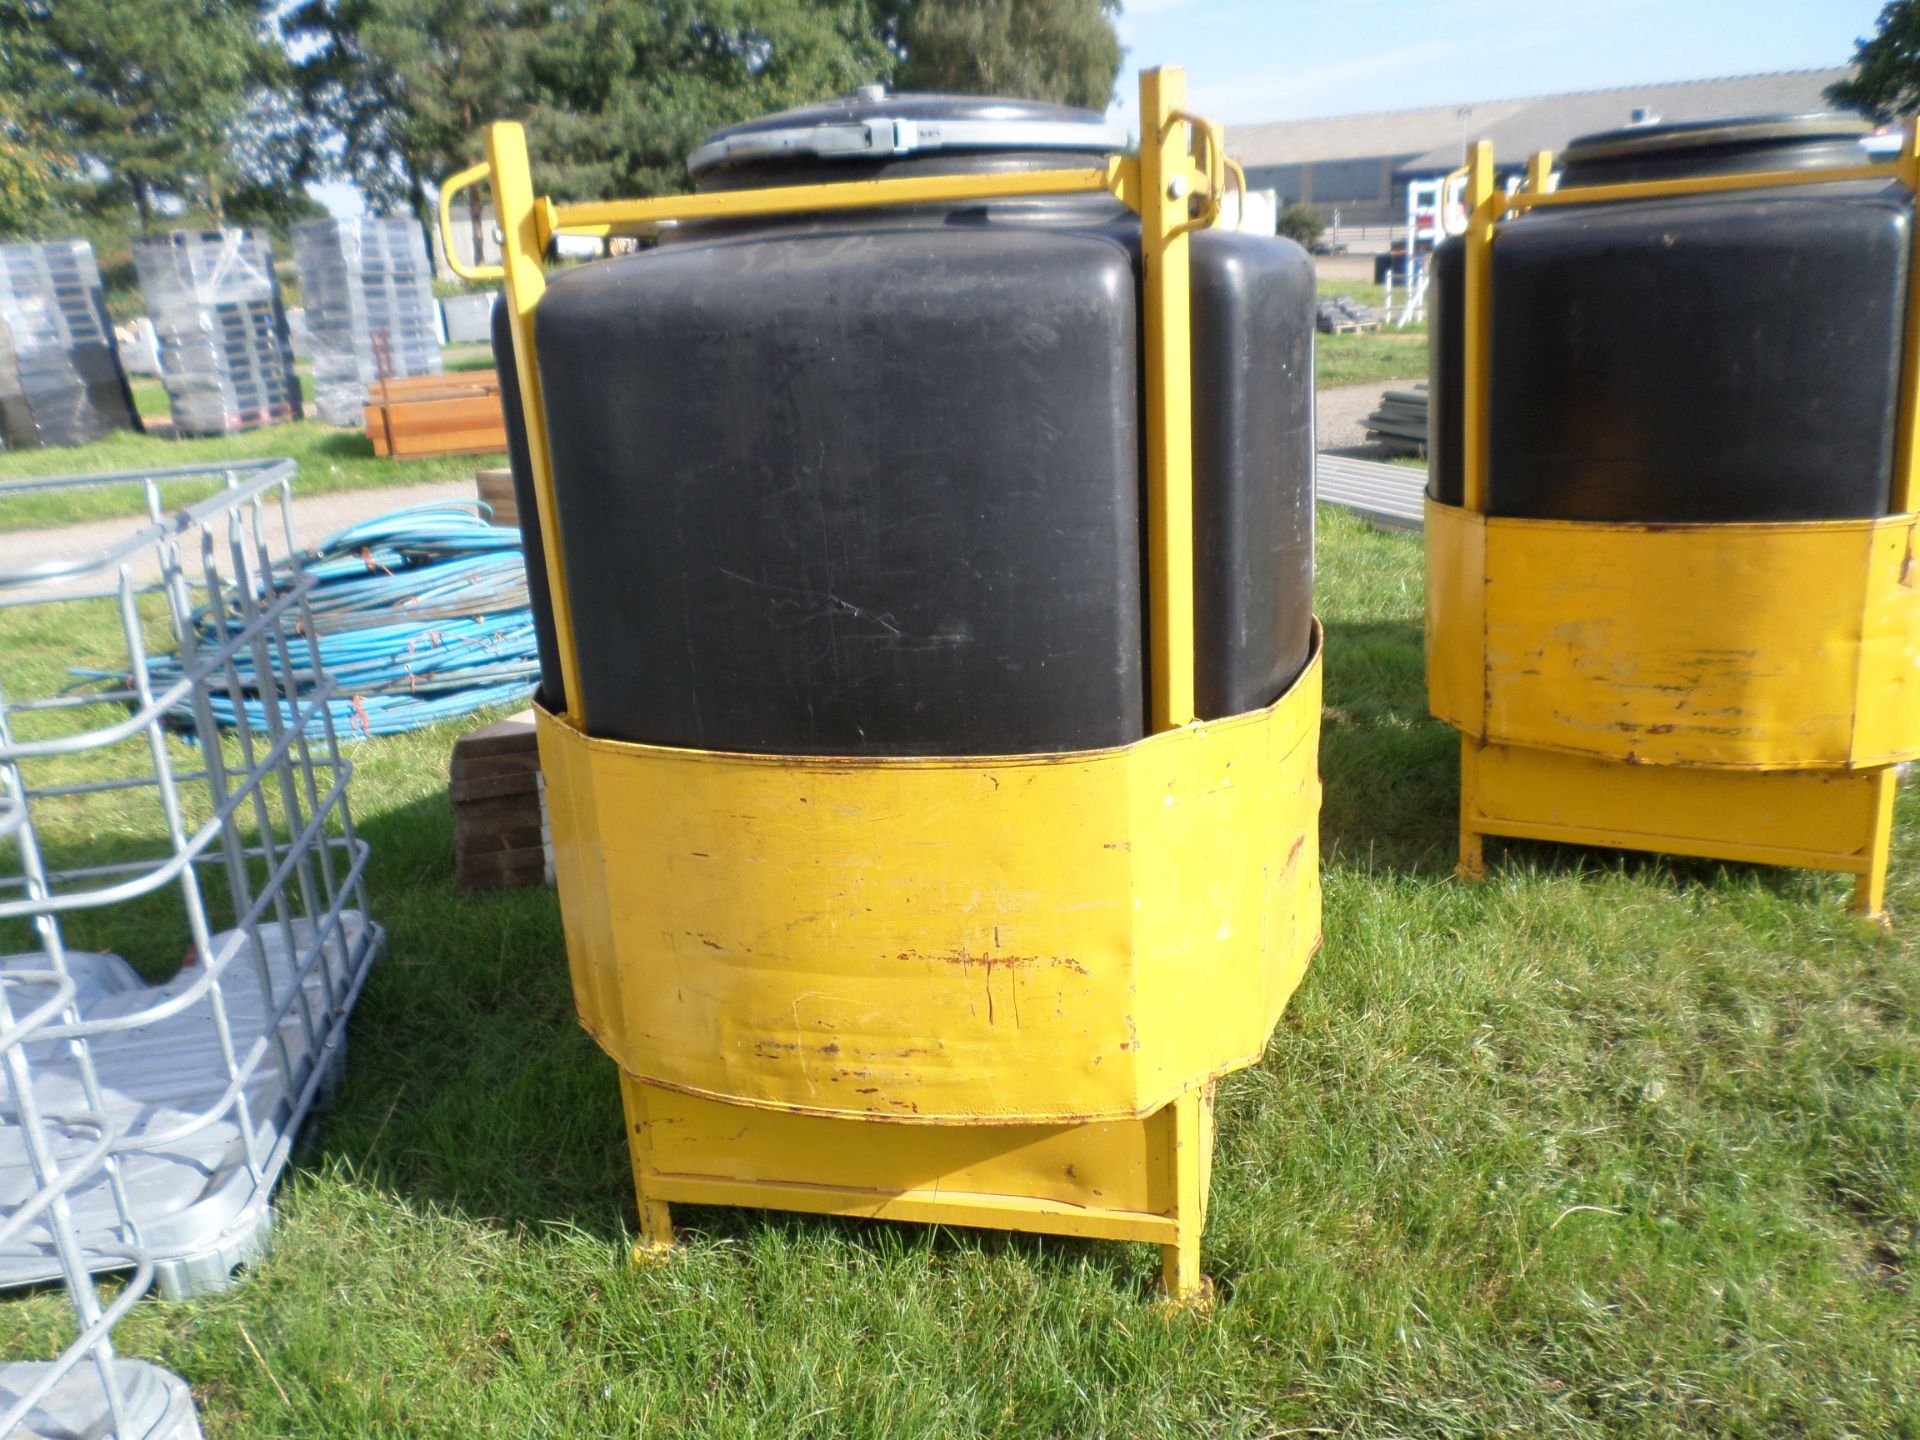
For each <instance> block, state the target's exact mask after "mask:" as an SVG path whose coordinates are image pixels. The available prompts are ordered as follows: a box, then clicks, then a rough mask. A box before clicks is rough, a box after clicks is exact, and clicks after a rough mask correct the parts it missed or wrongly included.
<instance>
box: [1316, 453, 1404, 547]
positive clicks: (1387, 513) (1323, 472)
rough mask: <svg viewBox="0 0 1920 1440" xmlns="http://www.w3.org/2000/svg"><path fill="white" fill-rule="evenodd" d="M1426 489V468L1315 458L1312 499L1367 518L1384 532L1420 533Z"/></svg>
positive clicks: (1372, 461)
mask: <svg viewBox="0 0 1920 1440" xmlns="http://www.w3.org/2000/svg"><path fill="white" fill-rule="evenodd" d="M1426 489H1427V472H1426V468H1425V467H1424V466H1414V465H1384V464H1382V463H1381V462H1380V461H1378V460H1354V459H1351V458H1349V457H1347V456H1345V455H1318V456H1315V457H1314V467H1313V498H1314V499H1315V500H1317V501H1319V502H1320V503H1321V504H1322V505H1338V506H1339V507H1340V508H1341V509H1342V510H1351V511H1353V512H1354V513H1355V514H1357V515H1364V516H1365V517H1366V518H1367V519H1369V520H1371V521H1373V523H1374V524H1376V525H1378V526H1380V527H1382V528H1383V529H1388V530H1412V531H1416V532H1417V531H1418V530H1419V529H1420V526H1421V523H1422V512H1423V509H1424V506H1425V495H1426Z"/></svg>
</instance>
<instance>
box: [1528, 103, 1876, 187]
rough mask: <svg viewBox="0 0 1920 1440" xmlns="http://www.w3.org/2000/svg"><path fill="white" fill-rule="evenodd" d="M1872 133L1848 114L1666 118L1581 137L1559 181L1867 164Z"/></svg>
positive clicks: (1566, 159) (1567, 153)
mask: <svg viewBox="0 0 1920 1440" xmlns="http://www.w3.org/2000/svg"><path fill="white" fill-rule="evenodd" d="M1871 131H1872V127H1871V126H1869V125H1868V124H1867V123H1866V122H1865V121H1863V120H1859V119H1856V118H1854V117H1853V116H1851V115H1834V114H1821V115H1744V116H1728V117H1724V118H1719V119H1711V120H1669V121H1661V122H1656V123H1654V124H1650V125H1627V126H1623V127H1621V128H1620V129H1618V130H1603V131H1600V132H1599V133H1597V134H1593V135H1581V136H1579V137H1577V138H1576V139H1574V140H1572V141H1570V142H1569V143H1568V145H1567V148H1566V150H1565V151H1564V152H1563V153H1562V155H1561V157H1560V159H1561V162H1562V167H1563V178H1562V181H1561V183H1562V184H1563V185H1568V184H1593V183H1603V182H1605V181H1610V180H1618V179H1626V178H1635V179H1656V178H1674V179H1678V178H1681V177H1690V176H1698V175H1713V174H1722V173H1731V172H1737V171H1754V170H1804V169H1814V168H1824V167H1827V166H1834V165H1860V164H1865V163H1866V162H1867V161H1868V160H1869V159H1870V158H1871V157H1869V156H1868V155H1867V153H1866V151H1864V150H1863V149H1862V148H1861V146H1860V142H1861V140H1863V139H1864V138H1865V137H1866V136H1867V135H1868V134H1870V133H1871Z"/></svg>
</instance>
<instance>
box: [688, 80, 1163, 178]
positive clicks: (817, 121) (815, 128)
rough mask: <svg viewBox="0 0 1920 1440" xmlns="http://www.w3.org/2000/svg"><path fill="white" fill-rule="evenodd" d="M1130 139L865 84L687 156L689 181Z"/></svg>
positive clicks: (990, 104) (1054, 119)
mask: <svg viewBox="0 0 1920 1440" xmlns="http://www.w3.org/2000/svg"><path fill="white" fill-rule="evenodd" d="M1126 143H1127V131H1126V127H1125V126H1123V125H1113V124H1109V123H1108V121H1107V118H1106V117H1105V116H1104V115H1100V114H1097V113H1096V112H1094V111H1092V110H1081V109H1077V108H1076V107H1074V106H1071V105H1053V104H1049V103H1047V102H1045V101H1041V100H1000V99H994V98H991V97H988V96H981V95H932V94H916V93H913V92H911V91H906V92H889V91H888V90H886V89H885V88H884V87H882V86H879V85H871V86H865V87H863V88H862V89H861V90H859V91H858V92H856V93H855V94H853V95H849V96H847V97H846V98H844V99H840V100H828V101H824V102H822V103H820V104H817V105H803V106H800V107H799V108H798V109H794V110H782V111H780V112H779V113H778V114H775V115H766V116H762V117H761V118H760V119H758V120H749V121H746V122H745V123H744V124H740V125H730V126H728V127H727V128H726V129H724V130H716V131H714V132H713V133H712V134H711V135H709V136H707V138H706V140H705V141H704V142H703V143H702V144H701V146H700V148H699V149H697V150H695V151H694V152H693V154H692V155H690V156H688V157H687V169H688V171H689V172H691V173H692V175H693V176H694V177H695V178H696V179H700V180H710V179H712V178H714V177H715V176H716V175H717V174H718V173H720V172H723V171H730V170H736V169H755V170H758V169H762V168H764V167H769V166H783V165H793V164H798V165H802V166H806V167H808V168H812V167H815V166H819V165H821V164H843V163H850V162H862V161H864V162H867V163H868V164H869V165H871V164H872V163H874V162H888V161H898V160H905V159H910V158H913V157H916V156H935V155H962V154H967V155H993V154H1035V153H1045V152H1049V151H1054V152H1067V153H1076V154H1085V155H1105V154H1110V153H1112V152H1113V151H1115V150H1120V149H1123V148H1124V147H1125V146H1126Z"/></svg>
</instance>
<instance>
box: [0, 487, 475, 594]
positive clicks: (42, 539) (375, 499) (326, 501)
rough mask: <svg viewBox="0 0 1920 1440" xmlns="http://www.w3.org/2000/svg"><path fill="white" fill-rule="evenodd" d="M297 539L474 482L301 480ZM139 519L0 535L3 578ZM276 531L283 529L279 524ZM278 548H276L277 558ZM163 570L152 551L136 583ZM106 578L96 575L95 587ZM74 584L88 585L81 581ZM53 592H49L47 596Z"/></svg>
mask: <svg viewBox="0 0 1920 1440" xmlns="http://www.w3.org/2000/svg"><path fill="white" fill-rule="evenodd" d="M293 494H294V500H293V537H294V540H295V541H296V542H297V543H299V544H301V545H311V544H313V543H314V542H315V541H318V540H323V539H325V538H326V537H327V536H328V535H331V534H332V533H333V532H334V531H336V530H341V529H344V528H345V527H347V526H348V525H353V524H357V523H358V522H360V521H362V520H367V519H371V518H372V517H373V516H375V515H384V514H386V513H387V512H388V511H389V510H400V509H404V508H405V507H406V506H409V505H424V504H426V503H427V502H429V501H435V500H471V499H473V498H474V490H473V481H472V480H436V481H434V482H432V483H430V484H424V485H388V486H383V487H381V488H380V489H377V490H346V491H341V492H340V493H338V494H333V495H309V496H305V497H302V496H301V494H300V482H299V481H298V480H295V481H294V483H293ZM144 523H145V522H144V521H143V520H141V519H139V518H137V517H134V516H122V517H120V518H118V519H113V520H88V521H85V522H83V523H82V524H79V525H62V526H57V527H54V528H52V529H46V530H9V531H4V532H0V574H4V573H6V572H7V571H10V570H16V569H20V568H22V567H24V566H28V565H38V564H40V563H42V562H43V561H48V560H65V559H78V558H81V557H84V556H88V555H97V554H100V553H102V552H103V551H105V550H107V549H108V548H109V547H111V546H112V545H114V544H115V543H117V542H118V541H120V540H122V539H124V538H125V537H126V536H127V535H128V534H130V533H132V532H133V531H134V530H137V529H139V528H141V527H142V526H143V524H144ZM271 528H272V529H273V530H275V531H277V530H278V529H279V526H278V524H277V523H276V524H275V525H274V526H273V527H271ZM278 551H279V547H277V546H276V547H275V553H276V554H277V553H278ZM159 573H160V572H159V566H158V563H157V561H156V560H155V558H154V555H153V552H152V551H151V549H149V550H143V551H142V552H141V555H140V558H139V560H138V561H137V562H136V563H135V565H134V577H135V578H136V579H137V580H142V581H146V580H152V579H155V578H157V577H158V575H159ZM101 578H102V577H99V576H96V577H94V581H95V583H98V581H99V580H100V579H101ZM74 583H75V585H80V584H83V583H84V582H82V581H79V580H76V581H75V582H74ZM43 593H49V592H43Z"/></svg>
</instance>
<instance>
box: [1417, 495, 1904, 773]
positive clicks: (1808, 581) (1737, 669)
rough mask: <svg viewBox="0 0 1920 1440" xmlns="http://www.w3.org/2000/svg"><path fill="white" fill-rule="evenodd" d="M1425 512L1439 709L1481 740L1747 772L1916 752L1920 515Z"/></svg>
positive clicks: (1850, 763) (1854, 764) (1433, 677)
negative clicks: (1810, 517)
mask: <svg viewBox="0 0 1920 1440" xmlns="http://www.w3.org/2000/svg"><path fill="white" fill-rule="evenodd" d="M1428 515H1429V521H1430V524H1429V531H1428V538H1427V546H1428V555H1429V561H1428V573H1429V576H1430V584H1431V585H1432V587H1433V588H1432V590H1431V592H1430V594H1429V597H1428V626H1429V632H1430V635H1431V637H1432V638H1431V640H1430V643H1429V664H1430V672H1429V688H1430V696H1431V701H1432V708H1433V711H1434V713H1435V714H1436V715H1438V716H1439V717H1440V718H1442V719H1445V720H1447V721H1449V722H1450V723H1452V724H1454V725H1456V726H1458V727H1459V728H1460V729H1462V730H1463V731H1465V732H1466V733H1468V734H1470V735H1473V736H1475V737H1477V738H1481V739H1484V740H1486V741H1488V742H1491V743H1497V744H1503V745H1515V746H1529V747H1534V748H1539V749H1547V750H1558V751H1565V752H1571V753H1575V754H1584V755H1591V756H1595V757H1601V758H1606V759H1612V760H1625V761H1630V762H1633V763H1640V764H1652V765H1683V766H1710V767H1724V768H1735V769H1749V770H1809V769H1827V768H1869V767H1875V766H1881V765H1886V764H1890V763H1895V762H1898V761H1902V760H1906V759H1910V758H1912V757H1913V756H1915V755H1916V754H1920V664H1917V663H1916V659H1920V654H1917V653H1916V641H1920V599H1917V598H1916V594H1915V589H1914V585H1913V583H1912V581H1913V576H1912V573H1911V571H1912V566H1911V563H1910V560H1909V558H1908V557H1909V556H1910V554H1911V551H1912V547H1913V545H1914V543H1915V537H1914V527H1915V523H1916V520H1915V517H1914V516H1911V515H1903V516H1894V517H1891V518H1887V519H1881V520H1844V521H1818V522H1806V523H1795V524H1728V525H1675V526H1649V525H1622V524H1600V523H1593V522H1575V521H1554V520H1515V519H1503V518H1494V519H1489V518H1486V517H1483V516H1478V515H1474V514H1471V513H1468V512H1466V511H1464V510H1459V509H1456V508H1454V507H1450V506H1444V505H1437V504H1429V506H1428ZM1476 581H1477V582H1478V583H1476ZM1476 602H1477V604H1476ZM1476 609H1477V610H1478V613H1477V614H1476V613H1475V611H1476Z"/></svg>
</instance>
